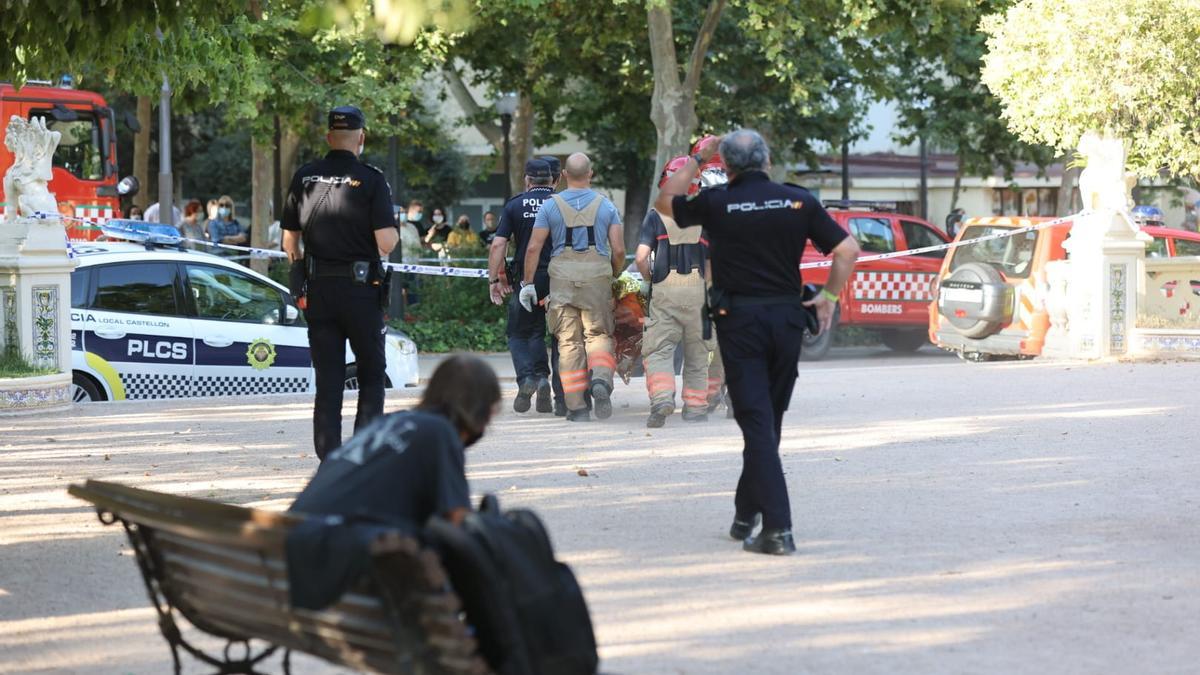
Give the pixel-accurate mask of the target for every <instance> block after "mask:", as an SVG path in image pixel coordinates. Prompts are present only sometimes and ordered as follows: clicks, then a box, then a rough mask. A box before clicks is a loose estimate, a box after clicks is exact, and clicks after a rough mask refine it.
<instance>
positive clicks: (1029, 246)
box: [950, 225, 1038, 279]
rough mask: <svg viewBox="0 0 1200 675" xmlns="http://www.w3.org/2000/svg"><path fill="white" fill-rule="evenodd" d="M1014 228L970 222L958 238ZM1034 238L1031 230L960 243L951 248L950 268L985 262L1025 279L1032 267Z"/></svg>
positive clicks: (1035, 243) (968, 237)
mask: <svg viewBox="0 0 1200 675" xmlns="http://www.w3.org/2000/svg"><path fill="white" fill-rule="evenodd" d="M1013 229H1016V228H1012V227H1002V226H995V225H970V226H968V227H967V228H966V229H964V230H963V233H962V239H961V241H967V240H969V239H978V238H979V237H986V236H989V235H997V234H1004V233H1006V232H1009V231H1011V230H1013ZM1037 239H1038V233H1037V231H1033V232H1025V233H1022V234H1018V235H1015V236H1011V237H1000V238H998V239H989V240H987V241H981V242H978V243H974V244H968V245H966V246H959V247H958V248H956V249H954V258H953V259H952V260H951V261H950V271H951V272H954V271H955V270H957V269H958V268H959V267H962V266H963V265H966V264H967V263H984V264H985V265H991V266H993V267H995V268H997V269H999V270H1000V271H1001V272H1003V273H1004V276H1006V277H1010V278H1017V279H1025V278H1027V277H1028V276H1029V273H1030V271H1031V269H1030V268H1031V267H1032V263H1033V252H1034V250H1035V249H1036V248H1037Z"/></svg>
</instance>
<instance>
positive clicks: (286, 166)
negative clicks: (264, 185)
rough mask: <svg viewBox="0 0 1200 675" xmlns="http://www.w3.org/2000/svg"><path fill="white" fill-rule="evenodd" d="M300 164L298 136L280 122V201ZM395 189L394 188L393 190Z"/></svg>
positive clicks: (278, 209)
mask: <svg viewBox="0 0 1200 675" xmlns="http://www.w3.org/2000/svg"><path fill="white" fill-rule="evenodd" d="M299 163H300V134H299V133H297V131H296V130H295V129H293V128H292V127H291V126H289V125H288V124H287V121H286V120H280V128H279V180H280V182H281V183H280V186H279V187H280V192H281V193H282V197H281V199H287V189H288V186H290V185H291V184H292V176H294V175H295V174H296V169H297V168H298V166H297V165H298V164H299ZM393 189H395V188H393ZM275 210H276V215H279V214H282V213H283V202H282V201H279V202H276V204H275Z"/></svg>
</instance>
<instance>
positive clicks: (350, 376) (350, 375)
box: [346, 363, 392, 391]
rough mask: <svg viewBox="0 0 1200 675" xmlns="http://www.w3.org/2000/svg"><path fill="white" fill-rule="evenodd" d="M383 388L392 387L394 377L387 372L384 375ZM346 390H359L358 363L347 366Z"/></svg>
mask: <svg viewBox="0 0 1200 675" xmlns="http://www.w3.org/2000/svg"><path fill="white" fill-rule="evenodd" d="M383 388H384V389H391V388H392V378H390V377H388V376H387V374H386V373H385V374H384V376H383ZM346 391H358V365H356V364H353V363H351V364H349V365H347V366H346Z"/></svg>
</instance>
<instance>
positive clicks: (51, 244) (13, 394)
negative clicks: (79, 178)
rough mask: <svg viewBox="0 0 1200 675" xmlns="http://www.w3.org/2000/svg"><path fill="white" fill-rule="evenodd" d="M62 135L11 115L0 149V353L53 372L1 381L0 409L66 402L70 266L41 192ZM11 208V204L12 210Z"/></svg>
mask: <svg viewBox="0 0 1200 675" xmlns="http://www.w3.org/2000/svg"><path fill="white" fill-rule="evenodd" d="M61 138H62V136H61V134H60V133H59V132H57V131H51V130H50V129H48V128H47V127H46V121H45V119H43V118H34V119H31V120H26V119H25V118H23V117H21V116H19V115H13V116H12V118H11V119H10V120H9V122H8V126H7V127H6V128H5V133H4V147H6V148H8V150H9V151H10V152H12V153H13V164H12V166H11V167H9V169H8V171H7V172H6V173H5V174H4V197H5V201H6V203H7V204H8V208H7V209H5V214H4V220H3V222H0V351H2V352H15V353H17V354H20V355H21V356H23V357H25V358H26V359H28V360H29V361H30V362H32V363H33V364H34V365H36V366H40V367H42V368H49V369H53V370H55V371H58V374H57V375H50V376H45V377H32V378H20V379H5V380H2V381H0V413H3V412H8V411H16V410H20V411H33V410H38V411H43V410H52V409H57V408H66V407H69V406H70V405H71V396H70V392H71V271H72V270H73V269H74V268H75V261H74V260H72V259H71V258H70V256H69V255H68V254H67V232H66V229H65V228H64V227H63V223H62V220H61V219H59V217H58V202H57V201H56V200H55V198H54V195H53V194H51V193H50V191H49V190H48V189H47V184H48V182H49V181H50V179H51V178H52V177H53V172H52V170H51V169H52V160H53V157H54V149H55V148H56V147H58V142H59V140H61ZM14 206H15V207H16V208H13V207H14Z"/></svg>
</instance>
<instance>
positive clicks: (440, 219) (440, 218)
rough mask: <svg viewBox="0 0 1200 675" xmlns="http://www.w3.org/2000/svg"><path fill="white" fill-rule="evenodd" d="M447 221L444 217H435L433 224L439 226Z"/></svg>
mask: <svg viewBox="0 0 1200 675" xmlns="http://www.w3.org/2000/svg"><path fill="white" fill-rule="evenodd" d="M445 221H446V219H445V218H444V217H442V216H434V217H433V222H435V223H437V224H438V225H441V224H442V223H444V222H445Z"/></svg>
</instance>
